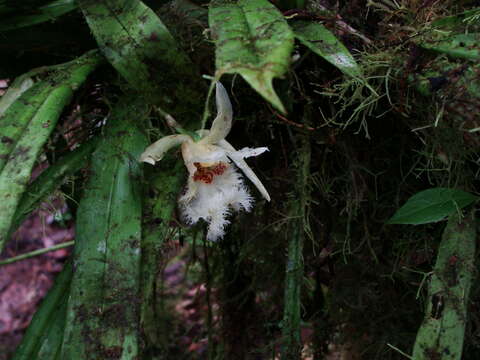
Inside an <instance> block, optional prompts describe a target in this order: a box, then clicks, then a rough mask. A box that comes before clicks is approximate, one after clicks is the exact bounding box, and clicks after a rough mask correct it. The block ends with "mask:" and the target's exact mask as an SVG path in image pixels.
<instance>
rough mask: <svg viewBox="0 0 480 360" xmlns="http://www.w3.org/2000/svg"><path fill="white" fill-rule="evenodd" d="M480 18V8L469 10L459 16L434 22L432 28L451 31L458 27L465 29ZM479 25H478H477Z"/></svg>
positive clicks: (446, 17) (447, 17)
mask: <svg viewBox="0 0 480 360" xmlns="http://www.w3.org/2000/svg"><path fill="white" fill-rule="evenodd" d="M479 17H480V8H475V9H471V10H467V11H465V12H462V13H460V14H457V15H451V16H445V17H442V18H439V19H436V20H434V21H432V23H431V24H430V26H432V27H434V28H437V29H445V30H451V29H454V28H458V27H462V28H463V27H465V26H466V25H469V23H470V22H473V21H474V20H478V18H479ZM476 25H478V23H476Z"/></svg>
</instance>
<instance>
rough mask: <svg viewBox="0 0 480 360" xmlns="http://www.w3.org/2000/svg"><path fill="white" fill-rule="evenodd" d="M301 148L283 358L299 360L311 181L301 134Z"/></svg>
mask: <svg viewBox="0 0 480 360" xmlns="http://www.w3.org/2000/svg"><path fill="white" fill-rule="evenodd" d="M304 116H305V121H304V123H305V124H306V125H307V124H308V122H309V120H310V119H309V117H310V116H311V110H310V108H309V107H307V108H306V109H305V115H304ZM299 140H300V142H301V146H299V148H298V152H297V158H296V160H295V163H294V164H295V170H296V174H295V187H294V191H295V193H294V198H293V199H292V200H291V205H290V214H289V215H290V217H291V218H292V220H291V221H290V223H289V228H288V231H287V232H286V235H287V237H288V260H287V266H286V275H285V305H284V306H285V309H284V313H283V323H282V332H283V347H282V359H284V360H294V359H300V354H301V350H302V342H301V333H300V332H301V320H302V318H301V289H302V285H303V273H304V262H303V243H304V240H305V228H306V226H308V223H307V221H306V220H305V217H306V216H307V214H306V208H307V202H308V198H309V190H308V179H309V178H310V158H311V146H310V140H309V138H308V137H307V136H305V135H299Z"/></svg>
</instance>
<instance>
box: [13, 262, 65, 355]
mask: <svg viewBox="0 0 480 360" xmlns="http://www.w3.org/2000/svg"><path fill="white" fill-rule="evenodd" d="M71 280H72V263H71V262H67V263H66V264H65V266H64V268H63V270H62V272H61V273H60V274H59V275H58V276H57V278H56V280H55V284H54V285H53V287H52V288H51V289H50V291H49V292H48V294H47V296H46V297H45V299H43V301H42V304H41V305H40V307H39V308H38V310H37V312H36V313H35V315H34V317H33V319H32V321H31V323H30V325H29V327H28V329H27V332H26V334H25V336H24V337H23V339H22V342H21V344H20V345H19V347H18V348H17V350H16V351H15V354H14V356H13V358H12V360H36V359H38V360H40V359H55V357H53V356H51V355H53V354H56V353H57V351H58V350H59V348H60V345H61V343H62V339H63V327H64V325H65V310H66V300H67V298H68V293H69V291H70V282H71ZM62 310H63V313H62Z"/></svg>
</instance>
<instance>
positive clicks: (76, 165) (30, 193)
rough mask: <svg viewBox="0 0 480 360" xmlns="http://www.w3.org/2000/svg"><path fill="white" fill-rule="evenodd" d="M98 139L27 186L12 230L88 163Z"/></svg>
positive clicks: (61, 160) (60, 160) (74, 151)
mask: <svg viewBox="0 0 480 360" xmlns="http://www.w3.org/2000/svg"><path fill="white" fill-rule="evenodd" d="M98 140H100V139H99V138H95V139H92V140H90V141H88V142H86V143H85V144H83V145H82V146H80V147H79V148H78V149H75V150H73V151H72V152H70V153H68V154H67V155H65V156H63V157H62V158H60V159H59V160H58V161H57V162H56V163H55V164H53V165H52V166H50V167H49V168H48V169H46V170H45V171H44V172H42V174H41V175H40V176H39V177H38V178H37V179H35V181H34V182H33V183H32V184H31V185H29V186H28V187H27V189H26V190H25V192H24V194H23V196H22V198H21V199H20V202H19V203H18V207H17V210H16V212H15V216H14V219H13V221H12V226H11V227H10V232H12V231H15V230H16V229H17V227H18V226H19V225H20V224H21V223H22V222H23V220H25V218H26V217H27V216H28V215H29V214H30V213H31V212H32V211H33V210H35V208H36V207H37V206H38V205H39V204H40V202H41V201H43V200H44V199H45V198H46V197H47V196H49V195H50V194H52V192H53V191H54V190H55V189H57V188H58V187H59V186H60V185H62V184H63V182H64V180H65V178H66V177H67V176H69V175H71V174H74V173H75V172H77V171H78V170H80V169H81V168H83V167H84V166H85V165H86V164H87V163H88V160H89V157H90V156H91V154H92V152H93V150H94V149H95V147H96V145H97V144H98Z"/></svg>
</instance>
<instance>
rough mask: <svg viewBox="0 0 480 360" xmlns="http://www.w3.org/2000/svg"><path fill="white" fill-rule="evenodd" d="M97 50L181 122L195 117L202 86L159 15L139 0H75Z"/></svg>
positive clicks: (121, 73) (201, 97)
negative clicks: (180, 119) (96, 45)
mask: <svg viewBox="0 0 480 360" xmlns="http://www.w3.org/2000/svg"><path fill="white" fill-rule="evenodd" d="M78 4H79V5H80V8H81V9H82V11H83V13H84V15H85V18H86V20H87V23H88V25H89V26H90V29H91V30H92V33H93V35H94V36H95V39H96V40H97V43H98V45H99V47H100V50H101V51H102V53H103V54H104V55H105V57H106V58H107V59H108V61H109V62H110V63H111V64H112V66H113V67H114V68H115V69H116V70H117V71H118V72H119V74H120V75H121V76H122V77H123V78H124V79H125V80H126V81H127V82H128V83H129V84H130V86H131V87H133V88H134V89H136V90H137V91H139V92H141V93H143V94H145V95H147V96H148V98H149V100H151V101H152V102H154V103H160V104H161V106H162V108H165V110H167V111H169V112H171V113H172V114H174V116H175V118H176V119H177V120H179V118H180V117H181V116H183V117H184V119H185V120H184V121H183V122H182V123H185V121H187V120H190V119H191V118H193V117H197V116H198V113H197V112H196V110H197V109H199V108H200V106H199V104H198V102H199V101H200V100H201V99H203V97H204V94H203V92H202V90H203V88H204V84H203V83H201V82H200V81H201V77H200V76H199V74H197V72H196V67H195V66H194V65H193V64H192V63H191V61H190V59H188V57H187V56H186V55H185V53H183V52H182V51H181V50H180V48H179V47H178V45H177V42H176V41H175V39H174V38H173V37H172V35H171V34H170V32H169V31H168V29H167V28H166V27H165V25H164V24H163V23H162V22H161V20H160V19H159V18H158V16H157V15H156V14H155V13H154V12H153V11H152V10H151V9H150V8H149V7H147V6H146V5H145V4H144V3H143V2H141V1H138V0H129V1H125V0H79V1H78Z"/></svg>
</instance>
